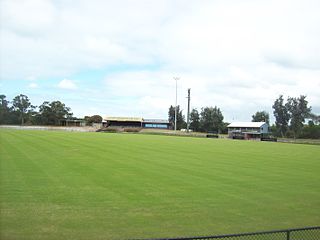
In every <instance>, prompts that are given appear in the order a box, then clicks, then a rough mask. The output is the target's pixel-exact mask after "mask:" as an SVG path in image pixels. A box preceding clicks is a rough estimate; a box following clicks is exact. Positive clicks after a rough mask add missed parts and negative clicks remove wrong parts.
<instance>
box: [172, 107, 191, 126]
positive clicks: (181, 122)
mask: <svg viewBox="0 0 320 240" xmlns="http://www.w3.org/2000/svg"><path fill="white" fill-rule="evenodd" d="M168 120H169V122H170V123H171V124H172V126H174V124H175V107H173V106H172V105H171V106H170V107H169V111H168ZM186 126H187V124H186V122H185V120H184V116H183V114H182V110H180V106H179V105H178V106H177V129H182V128H186Z"/></svg>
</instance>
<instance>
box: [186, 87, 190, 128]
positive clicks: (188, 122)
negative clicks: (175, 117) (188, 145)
mask: <svg viewBox="0 0 320 240" xmlns="http://www.w3.org/2000/svg"><path fill="white" fill-rule="evenodd" d="M187 98H188V113H187V132H189V127H190V121H189V120H190V118H189V115H190V88H188V97H187Z"/></svg>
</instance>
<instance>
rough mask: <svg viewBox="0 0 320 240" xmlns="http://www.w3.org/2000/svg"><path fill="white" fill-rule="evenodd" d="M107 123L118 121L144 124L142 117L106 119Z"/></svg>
mask: <svg viewBox="0 0 320 240" xmlns="http://www.w3.org/2000/svg"><path fill="white" fill-rule="evenodd" d="M104 120H106V121H118V122H142V121H143V118H141V117H105V118H104Z"/></svg>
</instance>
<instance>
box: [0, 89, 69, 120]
mask: <svg viewBox="0 0 320 240" xmlns="http://www.w3.org/2000/svg"><path fill="white" fill-rule="evenodd" d="M37 109H38V110H37ZM72 115H73V114H72V112H71V109H70V108H69V107H67V106H66V105H65V104H64V103H62V102H60V101H52V102H48V101H45V102H43V103H42V104H41V105H40V106H38V107H37V106H34V105H32V104H31V101H30V99H29V98H28V96H26V95H23V94H20V95H18V96H16V97H14V98H13V100H12V101H8V100H7V99H6V96H5V95H3V94H2V95H0V124H21V125H60V121H61V120H63V119H74V118H73V116H72Z"/></svg>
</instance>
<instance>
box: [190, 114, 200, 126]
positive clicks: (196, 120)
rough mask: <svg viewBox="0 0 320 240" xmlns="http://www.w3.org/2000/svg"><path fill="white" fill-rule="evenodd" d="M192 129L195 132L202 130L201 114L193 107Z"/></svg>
mask: <svg viewBox="0 0 320 240" xmlns="http://www.w3.org/2000/svg"><path fill="white" fill-rule="evenodd" d="M190 129H192V130H193V131H195V132H198V131H199V130H200V115H199V112H198V110H197V109H195V108H194V109H192V111H191V113H190Z"/></svg>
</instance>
